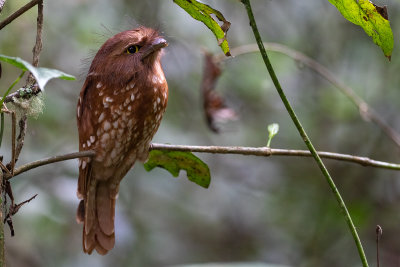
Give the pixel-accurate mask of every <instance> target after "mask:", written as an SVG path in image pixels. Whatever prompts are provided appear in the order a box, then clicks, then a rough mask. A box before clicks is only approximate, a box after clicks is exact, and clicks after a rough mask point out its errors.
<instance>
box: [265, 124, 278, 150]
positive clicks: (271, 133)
mask: <svg viewBox="0 0 400 267" xmlns="http://www.w3.org/2000/svg"><path fill="white" fill-rule="evenodd" d="M278 132H279V124H277V123H272V124H270V125H268V142H267V147H269V146H270V145H271V140H272V138H274V137H275V135H277V134H278Z"/></svg>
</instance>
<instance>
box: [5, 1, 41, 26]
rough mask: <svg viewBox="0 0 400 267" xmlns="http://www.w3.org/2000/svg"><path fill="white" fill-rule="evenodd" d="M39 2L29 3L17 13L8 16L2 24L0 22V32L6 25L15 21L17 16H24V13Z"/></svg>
mask: <svg viewBox="0 0 400 267" xmlns="http://www.w3.org/2000/svg"><path fill="white" fill-rule="evenodd" d="M39 1H40V0H32V1H30V2H29V3H28V4H26V5H24V6H23V7H21V8H20V9H18V10H17V11H15V12H14V13H13V14H11V15H10V16H8V17H7V18H6V19H5V20H3V21H2V22H0V30H1V29H3V28H4V27H5V26H7V25H8V24H10V23H11V22H12V21H13V20H15V19H16V18H18V17H19V16H21V15H22V14H24V13H25V12H26V11H28V10H29V9H31V8H32V7H34V6H35V5H36V4H37V3H38V2H39Z"/></svg>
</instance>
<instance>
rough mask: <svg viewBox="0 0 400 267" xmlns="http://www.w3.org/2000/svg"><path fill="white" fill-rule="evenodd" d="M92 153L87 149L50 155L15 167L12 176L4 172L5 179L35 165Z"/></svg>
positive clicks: (92, 153) (84, 156) (92, 154)
mask: <svg viewBox="0 0 400 267" xmlns="http://www.w3.org/2000/svg"><path fill="white" fill-rule="evenodd" d="M94 155H95V152H94V151H93V150H88V151H82V152H74V153H69V154H65V155H60V156H54V157H50V158H46V159H41V160H37V161H33V162H30V163H27V164H24V165H22V166H20V167H18V168H16V169H15V170H14V176H9V175H7V174H6V175H5V179H6V180H9V179H11V178H12V177H15V176H17V175H19V174H21V173H23V172H26V171H29V170H31V169H34V168H37V167H40V166H43V165H47V164H51V163H55V162H59V161H64V160H70V159H76V158H86V157H93V156H94Z"/></svg>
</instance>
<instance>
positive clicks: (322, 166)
mask: <svg viewBox="0 0 400 267" xmlns="http://www.w3.org/2000/svg"><path fill="white" fill-rule="evenodd" d="M241 2H242V3H243V5H244V6H245V8H246V11H247V15H248V18H249V20H250V27H251V29H252V30H253V34H254V37H255V39H256V41H257V45H258V48H259V50H260V53H261V56H262V58H263V60H264V63H265V67H266V68H267V70H268V73H269V76H270V77H271V79H272V82H273V83H274V86H275V89H276V91H277V93H278V94H279V97H280V98H281V100H282V103H283V105H284V106H285V108H286V110H287V112H288V114H289V116H290V118H291V119H292V121H293V124H294V125H295V126H296V128H297V131H298V132H299V134H300V136H301V138H302V139H303V141H304V143H305V145H306V146H307V148H308V150H310V152H311V154H312V156H313V158H314V159H315V161H316V163H317V165H318V167H319V169H320V170H321V173H322V174H323V176H324V177H325V180H326V182H327V183H328V184H329V187H330V188H331V190H332V193H333V194H334V196H335V198H336V201H337V202H338V205H339V207H340V210H341V212H342V214H343V216H344V218H345V221H346V223H347V226H348V227H349V230H350V232H351V234H352V236H353V239H354V242H355V243H356V246H357V250H358V253H359V256H360V259H361V262H362V265H363V266H364V267H367V266H368V262H367V257H366V256H365V252H364V248H363V247H362V244H361V240H360V237H359V236H358V233H357V229H356V227H355V226H354V223H353V221H352V219H351V216H350V213H349V211H348V209H347V207H346V203H345V202H344V200H343V198H342V196H341V194H340V192H339V190H338V189H337V187H336V185H335V182H334V181H333V179H332V177H331V175H330V174H329V171H328V169H327V168H326V167H325V164H324V162H323V161H322V160H321V157H320V156H319V155H318V153H317V150H316V149H315V147H314V145H313V144H312V142H311V140H310V138H309V137H308V135H307V133H306V131H305V129H304V128H303V126H302V125H301V122H300V120H299V119H298V117H297V115H296V113H295V111H294V110H293V108H292V105H291V104H290V102H289V100H288V99H287V97H286V94H285V92H284V91H283V89H282V86H281V84H280V82H279V80H278V77H277V76H276V73H275V70H274V68H273V67H272V64H271V61H270V60H269V57H268V54H267V51H266V50H265V48H264V44H263V41H262V38H261V35H260V32H259V31H258V27H257V23H256V20H255V18H254V14H253V9H252V7H251V4H250V0H241Z"/></svg>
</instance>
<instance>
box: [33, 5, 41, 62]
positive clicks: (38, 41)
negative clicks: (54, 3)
mask: <svg viewBox="0 0 400 267" xmlns="http://www.w3.org/2000/svg"><path fill="white" fill-rule="evenodd" d="M37 4H38V16H37V20H36V21H37V22H36V23H37V24H36V42H35V46H34V47H33V50H32V53H33V60H32V65H33V66H34V67H37V66H39V55H40V52H41V51H42V46H43V44H42V33H43V0H37Z"/></svg>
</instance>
